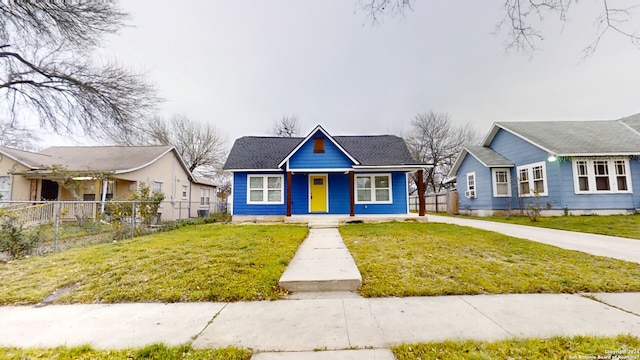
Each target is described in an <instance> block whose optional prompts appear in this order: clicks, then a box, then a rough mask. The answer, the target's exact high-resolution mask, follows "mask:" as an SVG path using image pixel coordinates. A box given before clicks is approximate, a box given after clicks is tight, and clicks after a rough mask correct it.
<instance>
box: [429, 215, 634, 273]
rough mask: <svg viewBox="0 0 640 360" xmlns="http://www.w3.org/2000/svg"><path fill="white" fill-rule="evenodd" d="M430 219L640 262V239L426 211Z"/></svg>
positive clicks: (430, 220)
mask: <svg viewBox="0 0 640 360" xmlns="http://www.w3.org/2000/svg"><path fill="white" fill-rule="evenodd" d="M427 219H428V221H429V222H440V223H447V224H456V225H462V226H470V227H474V228H478V229H484V230H490V231H495V232H499V233H502V234H505V235H509V236H513V237H517V238H521V239H528V240H533V241H537V242H540V243H544V244H549V245H553V246H557V247H561V248H563V249H569V250H578V251H582V252H585V253H588V254H592V255H598V256H606V257H610V258H614V259H620V260H625V261H632V262H637V263H640V240H635V239H627V238H621V237H615V236H605V235H598V234H588V233H581V232H574V231H564V230H555V229H546V228H541V227H534V226H525V225H516V224H506V223H500V222H496V221H485V220H476V219H465V218H461V217H451V216H437V215H427Z"/></svg>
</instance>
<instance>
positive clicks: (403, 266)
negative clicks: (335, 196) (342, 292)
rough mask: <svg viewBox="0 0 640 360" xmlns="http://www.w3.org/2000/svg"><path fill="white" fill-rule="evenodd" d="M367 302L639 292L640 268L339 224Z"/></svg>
mask: <svg viewBox="0 0 640 360" xmlns="http://www.w3.org/2000/svg"><path fill="white" fill-rule="evenodd" d="M340 233H341V234H342V237H343V238H344V240H345V243H346V245H347V247H348V248H349V250H350V251H351V254H352V255H353V257H354V259H355V261H356V264H357V265H358V269H359V270H360V272H361V274H362V282H363V285H362V287H361V288H360V290H359V292H360V293H361V294H362V295H363V296H366V297H387V296H431V295H452V294H511V293H576V292H625V291H640V265H638V264H636V263H631V262H625V261H621V260H614V259H610V258H605V257H598V256H593V255H588V254H585V253H581V252H578V251H570V250H563V249H560V248H557V247H554V246H549V245H545V244H540V243H536V242H533V241H527V240H522V239H516V238H513V237H509V236H506V235H502V234H498V233H495V232H490V231H485V230H480V229H474V228H470V227H463V226H457V225H450V224H439V223H399V222H397V223H383V224H354V225H347V226H342V227H341V228H340Z"/></svg>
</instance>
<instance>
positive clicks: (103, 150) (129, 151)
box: [39, 145, 173, 173]
mask: <svg viewBox="0 0 640 360" xmlns="http://www.w3.org/2000/svg"><path fill="white" fill-rule="evenodd" d="M172 149H173V146H170V145H163V146H53V147H50V148H46V149H44V150H42V151H40V152H39V154H43V155H46V156H49V159H50V161H49V163H48V164H45V165H54V164H60V165H64V166H65V167H66V168H67V169H69V170H103V171H114V172H117V173H121V172H129V171H134V170H138V169H141V168H143V167H145V166H148V165H150V164H151V163H153V162H154V161H156V160H158V159H159V158H160V157H162V156H163V155H165V154H166V153H168V152H169V151H171V150H172Z"/></svg>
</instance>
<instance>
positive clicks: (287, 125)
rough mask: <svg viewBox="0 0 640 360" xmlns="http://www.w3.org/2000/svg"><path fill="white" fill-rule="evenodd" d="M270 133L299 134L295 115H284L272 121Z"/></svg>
mask: <svg viewBox="0 0 640 360" xmlns="http://www.w3.org/2000/svg"><path fill="white" fill-rule="evenodd" d="M270 134H271V135H273V136H277V137H294V136H299V135H300V123H299V121H298V117H297V116H296V115H284V116H282V118H280V120H275V121H274V122H273V127H272V128H271V132H270Z"/></svg>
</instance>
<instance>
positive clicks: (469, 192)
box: [464, 190, 476, 199]
mask: <svg viewBox="0 0 640 360" xmlns="http://www.w3.org/2000/svg"><path fill="white" fill-rule="evenodd" d="M464 197H466V198H470V199H475V198H476V191H475V190H467V191H465V192H464Z"/></svg>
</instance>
